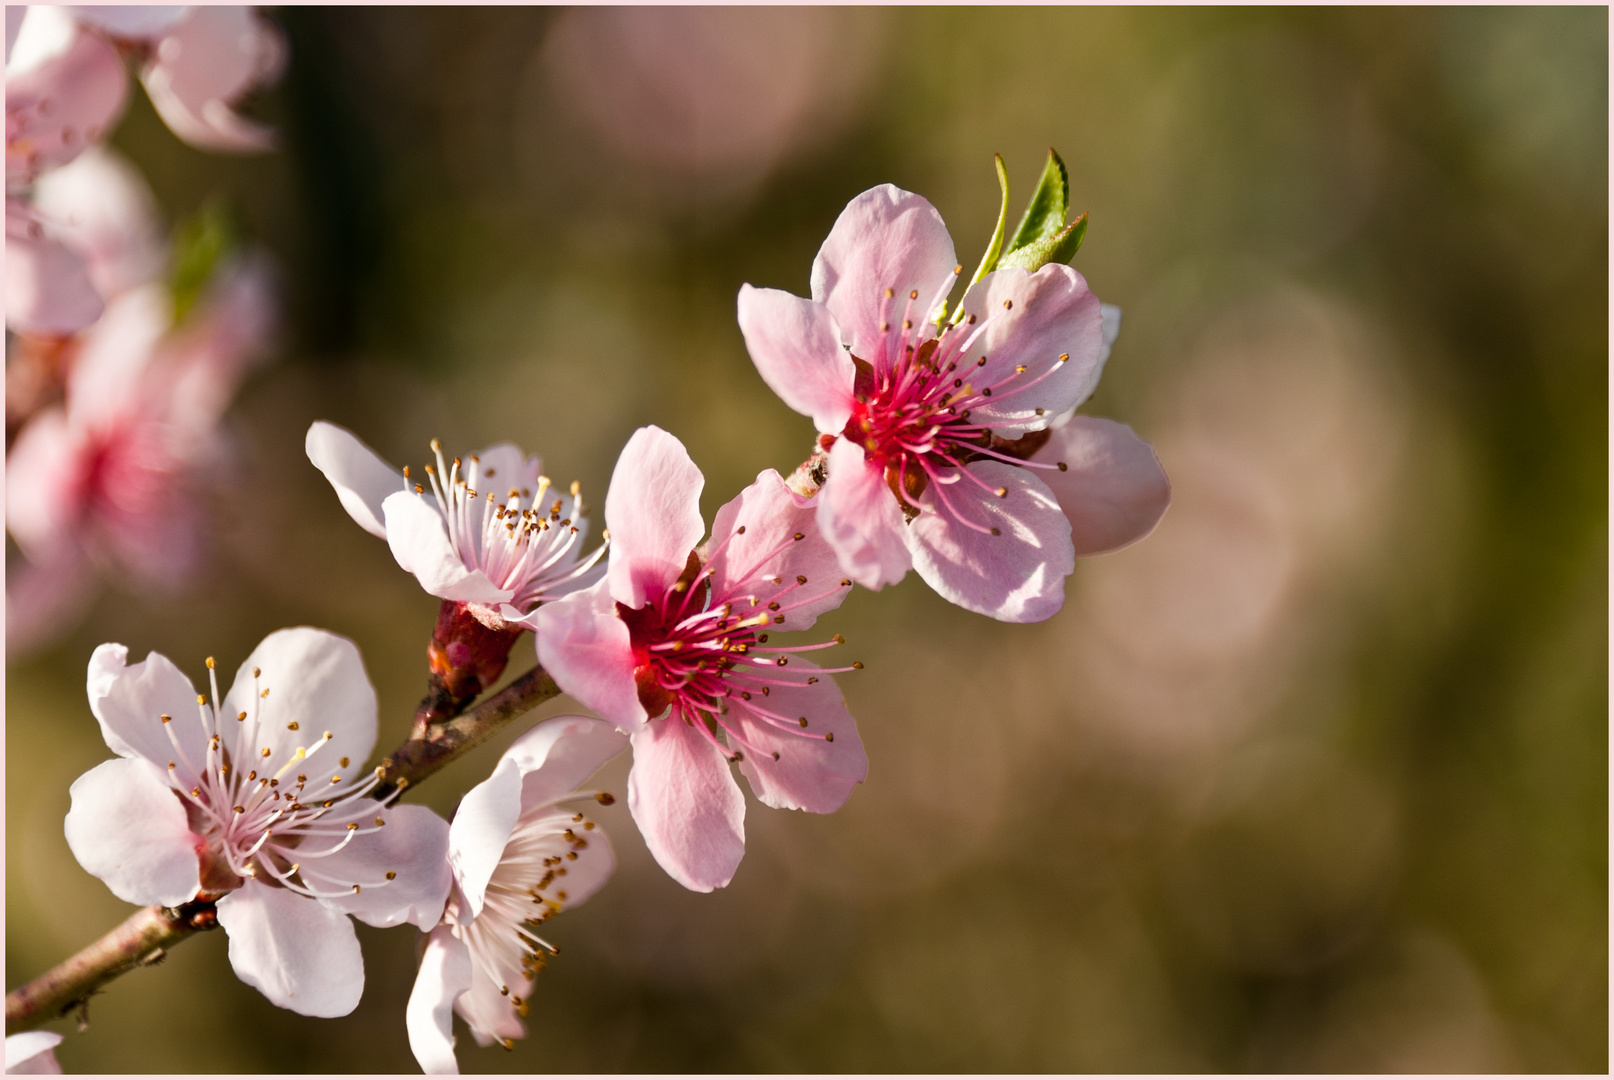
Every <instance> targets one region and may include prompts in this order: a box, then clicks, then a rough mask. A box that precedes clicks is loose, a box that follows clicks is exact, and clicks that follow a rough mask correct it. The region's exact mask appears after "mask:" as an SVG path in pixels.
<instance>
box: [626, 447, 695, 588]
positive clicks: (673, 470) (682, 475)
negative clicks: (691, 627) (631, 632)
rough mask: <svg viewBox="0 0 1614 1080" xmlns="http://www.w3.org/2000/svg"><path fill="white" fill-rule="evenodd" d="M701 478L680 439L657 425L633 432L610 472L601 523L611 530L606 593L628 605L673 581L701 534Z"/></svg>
mask: <svg viewBox="0 0 1614 1080" xmlns="http://www.w3.org/2000/svg"><path fill="white" fill-rule="evenodd" d="M705 484H706V480H705V478H704V477H702V476H701V471H700V470H699V469H697V468H696V467H695V463H694V462H693V461H691V460H690V458H689V452H688V451H687V450H685V449H684V444H683V443H681V442H679V441H678V440H677V439H676V438H674V437H673V436H671V435H669V434H667V433H666V432H665V431H663V430H661V429H660V428H658V427H642V428H640V429H639V430H638V431H635V432H634V433H633V437H632V438H631V439H629V440H628V445H627V446H624V447H623V448H622V456H621V457H619V458H617V462H616V469H615V470H614V471H613V472H612V473H611V488H610V490H609V491H607V492H606V495H605V527H606V528H607V529H609V530H610V533H611V566H610V569H609V570H608V571H607V572H606V580H607V581H609V582H610V585H611V595H612V596H613V597H615V598H616V600H617V601H618V602H619V603H622V604H625V605H627V606H628V607H629V608H631V609H633V610H638V609H639V608H642V607H644V605H645V604H646V603H647V602H649V601H650V600H651V599H652V598H655V597H659V596H660V595H661V593H662V591H663V590H664V589H666V588H667V587H668V586H669V585H671V584H672V583H673V582H674V581H676V580H678V575H680V574H682V573H683V572H684V566H685V564H686V563H687V562H688V561H689V553H690V552H691V551H693V550H695V545H696V544H698V543H700V541H701V537H702V536H703V535H705V533H706V524H705V523H704V522H703V521H702V520H701V488H702V487H704V486H705Z"/></svg>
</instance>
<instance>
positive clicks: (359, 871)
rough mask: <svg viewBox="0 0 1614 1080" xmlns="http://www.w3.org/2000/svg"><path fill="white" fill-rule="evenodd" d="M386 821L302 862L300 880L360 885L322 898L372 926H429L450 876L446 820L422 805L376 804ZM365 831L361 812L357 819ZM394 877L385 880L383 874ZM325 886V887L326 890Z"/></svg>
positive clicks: (319, 885)
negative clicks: (324, 854) (328, 852)
mask: <svg viewBox="0 0 1614 1080" xmlns="http://www.w3.org/2000/svg"><path fill="white" fill-rule="evenodd" d="M374 817H375V818H376V819H378V820H380V821H384V822H386V824H385V825H383V826H381V827H380V828H379V829H376V831H374V832H364V833H362V834H361V835H359V836H355V837H354V838H353V840H352V842H351V843H349V844H348V845H347V846H346V847H344V848H342V850H340V851H338V852H336V853H335V854H333V855H329V856H327V857H325V858H322V859H312V860H308V861H305V862H304V863H303V864H302V876H303V880H305V881H307V882H308V883H309V884H310V885H313V886H315V887H317V888H320V889H321V891H330V890H331V889H351V888H352V887H353V886H354V885H359V886H361V888H360V889H359V891H358V892H356V893H353V892H350V893H348V894H347V895H345V896H338V897H332V898H330V899H327V900H325V901H323V903H325V904H326V905H328V906H330V907H333V908H335V909H336V910H338V911H344V912H346V913H347V914H349V915H352V916H353V917H354V918H356V919H360V920H362V921H363V922H366V923H369V924H370V925H371V926H398V925H401V924H402V923H412V924H414V925H415V926H418V927H420V928H421V929H422V930H430V929H431V928H432V927H433V926H436V925H437V923H438V920H440V919H441V918H442V917H443V905H445V904H446V903H447V902H448V890H449V886H450V884H452V880H453V879H452V875H451V873H450V871H449V868H448V822H446V821H444V820H443V819H442V818H440V817H438V816H437V813H436V812H435V811H433V810H430V809H428V808H427V807H424V806H414V805H407V806H391V807H387V808H385V809H383V808H382V807H381V805H380V804H379V803H377V804H375V815H374ZM359 824H360V826H361V827H363V828H365V829H369V828H371V827H372V825H373V822H372V820H371V818H370V815H369V814H366V815H365V817H364V818H363V819H361V820H360V822H359ZM389 873H390V874H395V875H396V876H395V877H393V878H391V879H390V880H389V879H388V878H387V875H388V874H389ZM327 886H328V888H327Z"/></svg>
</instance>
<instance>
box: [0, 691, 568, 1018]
mask: <svg viewBox="0 0 1614 1080" xmlns="http://www.w3.org/2000/svg"><path fill="white" fill-rule="evenodd" d="M559 693H560V688H559V687H558V686H556V685H555V680H554V679H552V678H550V677H549V673H548V672H546V671H544V669H543V668H541V667H535V668H533V669H532V670H531V671H529V672H527V673H526V674H525V675H522V676H521V677H520V678H519V679H516V680H515V681H514V682H512V683H511V684H510V685H509V686H506V687H505V688H504V689H503V690H500V691H499V692H498V693H497V694H494V695H493V696H492V697H490V698H488V699H486V700H485V701H483V702H482V703H481V704H480V705H478V706H476V707H475V708H473V709H469V710H467V711H464V712H461V713H460V714H459V715H457V716H453V717H450V718H446V719H444V720H442V721H441V722H438V723H433V724H430V725H416V729H415V731H414V732H412V733H411V735H410V737H409V738H408V739H407V740H405V742H404V744H403V745H402V746H400V747H398V749H397V750H395V751H393V753H392V755H391V756H390V757H388V758H387V759H386V760H385V761H383V762H382V763H381V764H380V765H378V766H376V774H377V775H378V776H380V777H381V783H379V784H377V785H376V786H375V787H374V788H373V789H371V791H370V795H371V796H372V797H373V798H385V797H386V796H388V795H391V794H392V793H393V792H394V791H398V790H400V789H402V788H407V787H410V786H411V785H413V784H418V783H419V782H420V781H422V780H424V779H426V778H427V777H428V776H430V775H431V774H432V773H434V772H436V771H437V770H439V769H441V768H442V767H443V766H444V765H447V764H448V763H449V762H450V761H453V760H454V759H455V758H457V757H459V756H460V755H461V754H464V753H466V752H467V751H469V750H471V749H472V748H474V747H476V746H478V745H480V744H481V743H483V742H485V741H486V740H487V739H488V738H489V737H490V736H492V735H493V734H494V732H496V731H498V730H499V729H500V728H502V727H504V726H505V725H506V724H508V723H509V722H510V721H512V720H514V719H515V718H516V717H518V716H521V715H522V714H523V713H526V712H528V711H530V710H531V709H533V708H535V707H536V706H538V705H540V704H542V703H543V702H545V701H548V700H549V699H550V698H552V697H555V696H556V695H558V694H559ZM217 925H218V918H217V914H216V913H215V911H214V908H213V903H212V901H210V900H193V901H191V902H189V903H186V904H182V905H180V906H179V907H177V908H165V907H161V906H158V905H153V906H151V907H146V908H141V909H140V910H139V911H137V912H135V913H134V914H133V915H131V916H129V917H128V918H127V919H125V920H124V921H123V922H122V923H121V924H119V925H118V926H116V927H114V928H113V929H112V930H110V931H109V932H107V933H106V934H104V935H102V937H101V938H100V939H99V940H97V941H95V942H94V943H92V944H90V945H88V946H86V947H85V948H83V949H81V950H79V951H78V952H77V953H75V954H74V955H73V956H71V957H69V958H68V959H66V960H64V961H62V962H61V963H60V964H57V965H56V966H55V967H53V968H51V969H50V970H49V971H47V972H46V973H45V974H43V975H41V976H39V977H38V978H37V979H34V980H33V981H32V982H29V983H28V984H26V985H25V986H22V987H20V988H19V989H16V990H13V991H11V992H10V993H9V994H7V995H6V1034H7V1035H15V1034H17V1033H18V1032H22V1031H31V1030H33V1029H34V1028H37V1027H39V1026H41V1025H43V1024H46V1023H49V1022H50V1021H52V1020H55V1019H56V1018H57V1017H60V1016H65V1015H67V1013H69V1012H70V1011H71V1010H72V1009H73V1008H74V1007H75V1006H77V1005H80V1004H81V1003H85V1002H88V1000H89V998H90V995H92V994H93V993H95V992H96V991H97V990H99V989H100V988H101V987H102V986H104V985H106V984H107V983H109V982H111V981H112V980H113V979H115V978H117V977H118V976H119V975H122V974H124V973H125V972H127V971H132V970H134V969H135V968H137V967H141V966H143V965H146V964H150V963H155V962H156V961H157V960H158V959H160V958H161V957H162V954H163V952H164V951H165V950H167V949H168V948H170V947H172V946H174V945H177V944H179V943H180V942H181V941H184V940H185V939H186V938H188V937H191V936H192V935H194V934H196V933H198V932H200V931H202V930H211V929H213V927H215V926H217Z"/></svg>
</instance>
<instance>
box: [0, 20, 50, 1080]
mask: <svg viewBox="0 0 1614 1080" xmlns="http://www.w3.org/2000/svg"><path fill="white" fill-rule="evenodd" d="M11 11H12V9H9V8H8V9H7V10H6V14H7V15H8V16H9V15H10V14H11ZM61 1041H62V1037H61V1036H60V1035H58V1034H57V1033H56V1032H54V1031H25V1032H23V1033H22V1034H21V1035H7V1036H6V1072H8V1073H34V1074H37V1075H46V1074H49V1075H56V1074H58V1073H60V1072H61V1071H62V1067H61V1065H60V1064H59V1063H58V1062H57V1060H56V1047H57V1046H58V1045H59V1044H60V1043H61Z"/></svg>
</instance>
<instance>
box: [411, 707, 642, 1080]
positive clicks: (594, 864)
mask: <svg viewBox="0 0 1614 1080" xmlns="http://www.w3.org/2000/svg"><path fill="white" fill-rule="evenodd" d="M627 745H628V740H627V736H625V735H623V734H622V733H621V732H619V731H617V730H616V729H615V728H614V727H612V726H611V725H610V724H608V723H606V722H604V721H602V720H594V719H591V718H589V717H586V716H557V717H554V718H552V719H550V720H546V721H544V722H543V723H541V724H539V725H538V726H536V727H534V728H533V729H532V730H531V731H529V732H527V733H526V734H525V735H523V736H521V738H519V739H517V740H516V741H515V742H514V743H512V744H511V745H510V749H509V750H506V751H505V753H504V756H503V757H502V758H500V759H499V765H498V767H497V768H495V769H494V770H493V775H492V776H490V777H488V779H486V780H484V781H482V783H480V784H478V785H476V787H474V788H472V789H471V790H470V791H468V792H466V794H465V798H464V799H462V800H460V806H459V810H458V811H456V812H455V814H454V821H453V824H452V825H450V827H449V838H448V861H449V864H450V865H451V866H452V867H453V870H454V886H455V887H454V890H453V892H452V894H451V895H450V897H449V901H448V907H447V909H446V910H445V911H444V913H443V921H442V923H441V925H439V926H438V927H437V928H436V929H434V930H432V932H431V935H430V937H429V938H428V939H427V943H426V951H425V955H424V956H423V957H422V958H421V962H420V974H419V976H418V977H417V978H416V980H415V988H414V992H413V993H411V994H410V997H409V1008H408V1012H407V1017H406V1019H407V1023H408V1030H409V1046H410V1049H411V1050H413V1051H414V1053H415V1059H416V1060H417V1061H419V1062H420V1067H421V1068H422V1069H423V1070H424V1071H426V1072H428V1073H453V1072H458V1071H459V1069H458V1067H457V1065H456V1062H455V1060H454V1037H453V1034H452V1025H453V1016H452V1014H453V1013H458V1014H459V1015H460V1017H461V1018H462V1019H463V1020H464V1021H465V1022H466V1024H467V1025H469V1026H470V1029H471V1034H472V1035H473V1036H474V1037H475V1038H476V1041H477V1043H478V1045H481V1046H488V1045H490V1044H492V1043H494V1042H500V1043H503V1044H504V1046H505V1047H506V1048H509V1046H510V1045H511V1040H513V1039H520V1038H523V1037H525V1035H526V1033H527V1029H526V1025H525V1024H524V1023H522V1018H523V1017H525V1016H526V1015H527V998H528V996H529V995H530V994H531V993H532V984H533V979H534V978H535V977H536V975H537V973H538V972H539V971H541V970H542V969H543V966H544V953H545V952H548V953H551V954H553V953H556V952H559V949H557V948H556V947H555V946H553V945H551V944H550V943H549V942H547V941H545V940H544V939H543V938H542V937H540V936H539V934H538V930H539V928H540V927H542V925H543V924H544V923H546V922H548V921H549V920H550V919H551V918H553V917H554V916H555V915H558V914H559V913H560V912H561V911H562V910H564V909H565V908H569V907H576V906H577V905H578V904H581V903H582V902H583V901H585V900H587V899H588V898H589V897H590V896H592V895H593V894H594V893H595V892H596V891H597V890H598V889H599V888H600V886H602V885H604V884H605V882H606V879H607V878H609V877H610V876H611V872H612V870H614V869H615V868H616V860H615V857H614V856H613V855H612V853H611V845H610V842H609V841H607V840H606V838H605V833H604V832H602V831H600V830H599V829H597V828H596V827H595V824H594V822H592V821H590V820H589V819H588V817H587V816H586V814H584V813H583V812H581V811H578V810H575V809H569V808H568V807H567V806H566V804H567V803H571V802H575V801H577V800H582V799H588V800H594V799H597V800H599V801H600V802H602V803H607V804H608V803H610V802H611V801H613V800H612V799H611V796H610V795H608V794H605V793H604V792H588V791H578V790H577V788H578V786H579V785H581V784H582V783H583V782H584V781H585V780H587V779H588V778H589V776H590V775H591V774H593V773H594V771H595V770H596V769H598V768H599V767H600V766H601V765H603V764H605V762H606V761H608V760H610V759H611V758H613V757H615V756H616V755H617V754H618V753H620V752H621V751H622V750H624V749H625V748H626V747H627Z"/></svg>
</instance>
